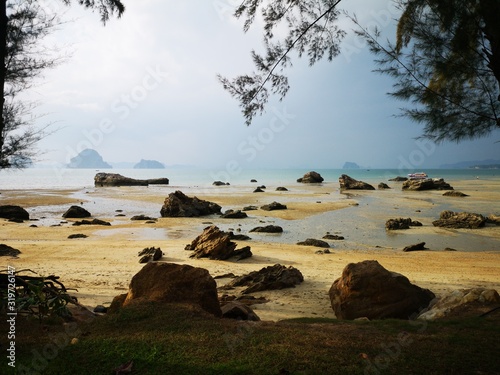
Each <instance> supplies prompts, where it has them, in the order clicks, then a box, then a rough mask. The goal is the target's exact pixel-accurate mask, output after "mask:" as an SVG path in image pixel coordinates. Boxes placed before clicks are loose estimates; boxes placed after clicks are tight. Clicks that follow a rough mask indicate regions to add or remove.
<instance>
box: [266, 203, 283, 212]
mask: <svg viewBox="0 0 500 375" xmlns="http://www.w3.org/2000/svg"><path fill="white" fill-rule="evenodd" d="M261 209H262V210H264V211H274V210H286V209H287V207H286V205H284V204H281V203H278V202H273V203H270V204H266V205H264V206H262V207H261Z"/></svg>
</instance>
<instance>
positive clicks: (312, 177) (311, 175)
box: [297, 171, 324, 184]
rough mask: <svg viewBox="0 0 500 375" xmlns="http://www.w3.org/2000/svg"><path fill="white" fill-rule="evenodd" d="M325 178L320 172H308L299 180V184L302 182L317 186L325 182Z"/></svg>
mask: <svg viewBox="0 0 500 375" xmlns="http://www.w3.org/2000/svg"><path fill="white" fill-rule="evenodd" d="M323 181H324V178H323V177H321V175H320V174H319V173H318V172H314V171H311V172H307V173H306V174H305V175H304V176H303V177H301V178H298V179H297V182H302V183H304V184H317V183H320V182H323Z"/></svg>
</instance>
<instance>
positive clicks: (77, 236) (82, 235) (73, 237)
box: [68, 233, 88, 240]
mask: <svg viewBox="0 0 500 375" xmlns="http://www.w3.org/2000/svg"><path fill="white" fill-rule="evenodd" d="M87 237H88V236H87V235H86V234H83V233H75V234H70V235H69V236H68V239H70V240H72V239H75V238H87Z"/></svg>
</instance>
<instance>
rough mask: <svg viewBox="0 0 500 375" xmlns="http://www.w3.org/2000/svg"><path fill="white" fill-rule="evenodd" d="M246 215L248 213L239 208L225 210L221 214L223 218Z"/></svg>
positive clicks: (237, 217)
mask: <svg viewBox="0 0 500 375" xmlns="http://www.w3.org/2000/svg"><path fill="white" fill-rule="evenodd" d="M246 217H248V215H247V214H246V213H245V212H243V211H241V210H227V211H226V212H224V214H223V215H222V216H221V218H223V219H244V218H246Z"/></svg>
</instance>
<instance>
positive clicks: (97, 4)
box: [0, 0, 125, 169]
mask: <svg viewBox="0 0 500 375" xmlns="http://www.w3.org/2000/svg"><path fill="white" fill-rule="evenodd" d="M61 1H62V3H63V4H65V5H71V3H72V2H71V0H61ZM77 2H78V3H79V4H80V5H82V6H84V7H85V8H89V9H95V10H97V11H98V12H99V14H100V16H101V21H102V22H103V23H104V24H105V23H106V22H107V21H108V20H109V18H110V17H111V16H113V15H116V16H117V17H120V16H121V15H122V14H123V12H124V10H125V7H124V5H123V4H122V2H121V1H120V0H98V1H95V0H77ZM56 24H57V15H56V14H52V15H51V14H47V13H46V12H45V10H44V9H42V7H41V6H40V3H39V1H36V0H16V1H8V0H0V54H1V59H2V60H1V61H2V63H1V64H0V90H1V92H0V94H1V96H0V98H1V103H0V169H2V168H9V167H18V168H21V167H25V166H26V164H27V162H28V161H29V158H30V157H31V156H33V155H34V151H33V147H34V145H35V144H36V142H38V141H39V140H40V139H41V137H43V134H44V133H43V129H39V130H37V129H34V128H33V127H31V126H30V125H31V122H32V120H33V119H32V118H31V119H30V118H29V114H30V111H31V109H32V105H31V104H27V103H24V102H19V101H15V100H14V98H15V97H16V95H17V94H18V93H19V92H21V91H23V90H26V89H27V88H29V87H30V84H31V82H32V80H33V78H35V77H36V76H38V75H39V74H40V72H41V71H42V70H44V69H46V68H50V67H52V66H54V65H55V64H56V63H57V61H58V60H57V59H54V58H49V57H47V56H45V55H44V54H43V53H41V52H42V51H41V50H40V48H39V47H38V43H39V41H40V39H41V38H43V37H44V36H46V35H47V34H49V33H50V32H51V31H52V30H53V28H54V26H55V25H56Z"/></svg>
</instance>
